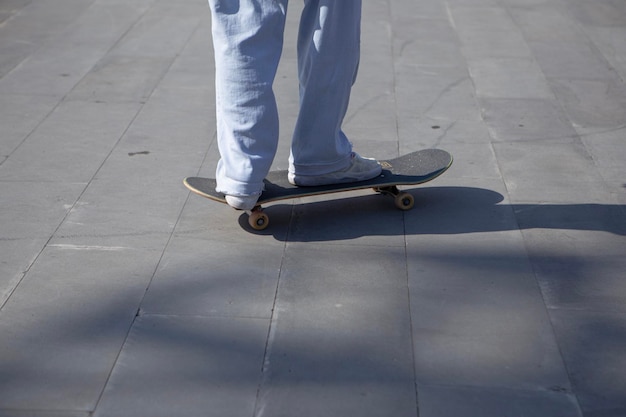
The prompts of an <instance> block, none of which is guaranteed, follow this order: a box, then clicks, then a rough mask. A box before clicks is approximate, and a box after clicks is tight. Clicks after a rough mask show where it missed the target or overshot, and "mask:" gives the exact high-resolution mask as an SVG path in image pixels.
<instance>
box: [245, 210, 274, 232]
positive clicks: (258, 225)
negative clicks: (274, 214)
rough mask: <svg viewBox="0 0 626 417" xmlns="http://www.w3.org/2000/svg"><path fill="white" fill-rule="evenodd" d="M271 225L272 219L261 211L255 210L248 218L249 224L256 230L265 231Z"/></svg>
mask: <svg viewBox="0 0 626 417" xmlns="http://www.w3.org/2000/svg"><path fill="white" fill-rule="evenodd" d="M269 223H270V218H269V217H268V216H267V214H265V213H263V212H262V211H261V210H254V211H252V212H251V213H250V216H249V217H248V224H249V225H250V227H252V228H253V229H254V230H264V229H265V228H266V227H267V226H268V225H269Z"/></svg>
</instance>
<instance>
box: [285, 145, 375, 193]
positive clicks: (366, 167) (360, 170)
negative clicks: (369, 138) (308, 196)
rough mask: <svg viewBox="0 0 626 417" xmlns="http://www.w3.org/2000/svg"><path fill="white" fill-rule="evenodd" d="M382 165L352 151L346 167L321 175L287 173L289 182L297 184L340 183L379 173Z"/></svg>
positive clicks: (365, 178)
mask: <svg viewBox="0 0 626 417" xmlns="http://www.w3.org/2000/svg"><path fill="white" fill-rule="evenodd" d="M381 171H382V167H381V166H380V164H379V163H378V161H377V160H375V159H371V158H363V157H362V156H360V155H359V154H357V153H355V152H352V160H351V163H350V166H348V168H346V169H343V170H341V171H335V172H331V173H328V174H323V175H296V174H293V173H291V172H290V173H289V175H288V179H289V183H291V184H292V185H298V186H308V187H311V186H315V185H328V184H341V183H346V182H357V181H365V180H369V179H371V178H374V177H377V176H379V175H380V173H381Z"/></svg>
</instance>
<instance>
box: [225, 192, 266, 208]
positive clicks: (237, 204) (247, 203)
mask: <svg viewBox="0 0 626 417" xmlns="http://www.w3.org/2000/svg"><path fill="white" fill-rule="evenodd" d="M258 199H259V196H258V195H243V196H242V195H226V202H227V203H228V205H229V206H231V207H232V208H234V209H236V210H252V209H253V208H254V207H255V206H256V202H257V200H258Z"/></svg>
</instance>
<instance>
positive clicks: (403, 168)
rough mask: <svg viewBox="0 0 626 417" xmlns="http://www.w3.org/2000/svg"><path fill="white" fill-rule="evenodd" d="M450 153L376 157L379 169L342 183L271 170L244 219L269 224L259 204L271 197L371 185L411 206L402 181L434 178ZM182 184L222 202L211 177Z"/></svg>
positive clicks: (404, 207)
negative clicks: (293, 180) (294, 178)
mask: <svg viewBox="0 0 626 417" xmlns="http://www.w3.org/2000/svg"><path fill="white" fill-rule="evenodd" d="M452 160H453V159H452V155H450V154H449V153H448V152H446V151H444V150H441V149H424V150H421V151H416V152H412V153H409V154H406V155H403V156H400V157H398V158H395V159H390V160H387V161H379V162H380V164H381V166H382V168H383V170H382V172H381V174H380V175H379V176H377V177H375V178H372V179H370V180H366V181H359V182H350V183H343V184H331V185H319V186H313V187H298V186H295V185H291V184H290V183H289V182H288V181H287V171H286V170H283V171H272V172H270V173H269V174H268V175H267V178H266V179H265V181H264V183H265V188H264V190H263V193H262V194H261V196H260V197H259V200H258V202H257V206H256V207H255V208H254V209H253V210H252V211H251V212H250V213H249V218H248V222H249V224H250V226H251V227H252V228H254V229H256V230H263V229H265V228H266V227H267V225H268V224H269V217H268V216H267V214H266V213H264V212H263V210H262V208H261V206H262V205H263V204H266V203H271V202H274V201H280V200H287V199H291V198H298V197H310V196H314V195H321V194H330V193H338V192H343V191H354V190H361V189H365V188H373V189H374V190H375V191H376V192H379V193H382V194H387V195H390V196H392V197H394V199H395V203H396V206H397V207H398V208H400V209H402V210H410V209H411V208H412V207H413V204H414V199H413V196H412V195H411V194H409V193H407V192H403V191H400V190H399V189H398V188H397V187H398V186H402V185H416V184H423V183H425V182H428V181H431V180H433V179H435V178H437V177H438V176H439V175H441V174H443V173H444V172H445V171H446V170H447V169H448V168H449V167H450V165H452ZM183 183H184V184H185V186H186V187H187V188H188V189H189V190H191V191H193V192H194V193H196V194H198V195H200V196H202V197H206V198H209V199H211V200H215V201H218V202H220V203H223V204H226V199H225V197H224V194H222V193H218V192H216V191H215V187H216V182H215V179H213V178H203V177H187V178H185V179H184V180H183Z"/></svg>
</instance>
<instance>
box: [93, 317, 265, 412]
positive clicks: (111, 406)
mask: <svg viewBox="0 0 626 417" xmlns="http://www.w3.org/2000/svg"><path fill="white" fill-rule="evenodd" d="M268 327H269V322H268V320H266V319H264V320H259V319H241V318H207V317H171V316H169V317H168V316H152V315H146V316H142V317H139V318H138V319H137V321H136V323H135V325H134V326H133V330H132V331H131V333H130V335H129V336H128V339H127V340H126V343H125V347H124V350H123V352H122V354H121V355H120V357H119V359H118V360H117V364H116V367H115V369H114V370H113V373H112V374H111V378H110V381H109V384H108V385H107V389H106V390H105V391H104V394H103V396H102V399H101V400H100V403H99V405H98V409H97V411H96V413H95V414H94V415H95V416H115V417H121V416H136V415H144V414H145V415H150V416H164V417H166V416H172V415H176V416H197V415H205V414H207V413H209V414H211V415H219V416H241V415H252V413H253V412H254V406H255V403H256V396H257V386H258V380H259V377H260V372H259V370H260V369H261V366H262V364H263V353H264V351H265V340H266V338H267V332H268Z"/></svg>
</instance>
